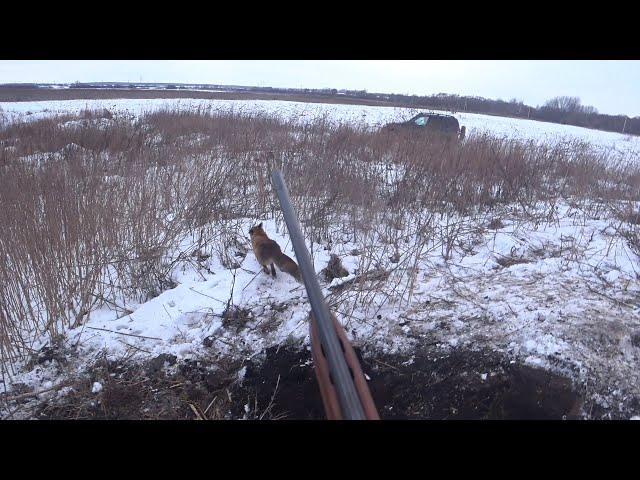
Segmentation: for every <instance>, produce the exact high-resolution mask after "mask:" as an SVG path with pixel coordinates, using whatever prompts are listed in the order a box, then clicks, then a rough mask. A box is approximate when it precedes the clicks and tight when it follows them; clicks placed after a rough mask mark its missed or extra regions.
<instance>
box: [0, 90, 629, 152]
mask: <svg viewBox="0 0 640 480" xmlns="http://www.w3.org/2000/svg"><path fill="white" fill-rule="evenodd" d="M103 108H107V109H109V110H110V111H111V112H112V113H114V114H116V115H139V114H141V113H143V112H149V111H154V110H158V109H164V108H179V109H195V108H203V109H209V108H210V109H213V110H226V109H234V110H236V111H239V112H247V113H259V112H260V113H267V114H271V115H274V114H275V115H279V116H282V117H286V118H294V119H299V120H300V121H308V120H309V119H312V118H317V117H321V116H326V117H327V118H329V119H331V120H334V121H340V122H350V123H358V124H365V125H369V126H372V127H377V126H380V125H383V124H385V123H387V122H390V121H401V120H407V119H409V118H411V116H413V115H415V113H417V112H419V110H414V109H408V108H395V107H377V106H365V105H338V104H324V103H303V102H287V101H278V100H202V99H139V100H132V99H122V100H64V101H44V102H0V111H2V112H3V113H4V115H5V116H6V117H7V119H8V120H9V121H13V120H25V119H37V118H42V117H46V116H48V115H52V114H64V113H78V112H80V111H81V110H84V109H90V110H93V109H103ZM454 116H455V117H456V118H457V119H458V120H459V122H460V125H464V126H466V127H467V131H468V132H469V133H471V134H473V133H481V132H488V133H491V134H493V135H496V136H499V137H505V138H517V139H522V140H534V141H536V142H541V143H547V144H553V143H558V142H571V141H580V142H586V143H589V144H592V145H593V146H595V147H596V148H598V149H600V150H601V151H603V152H606V153H608V154H611V155H613V156H616V157H618V158H620V159H622V160H623V161H630V162H637V160H638V158H639V155H640V137H639V136H633V135H623V134H620V133H613V132H604V131H601V130H592V129H588V128H582V127H575V126H572V125H560V124H557V123H548V122H538V121H534V120H524V119H517V118H507V117H498V116H493V115H481V114H475V113H455V114H454Z"/></svg>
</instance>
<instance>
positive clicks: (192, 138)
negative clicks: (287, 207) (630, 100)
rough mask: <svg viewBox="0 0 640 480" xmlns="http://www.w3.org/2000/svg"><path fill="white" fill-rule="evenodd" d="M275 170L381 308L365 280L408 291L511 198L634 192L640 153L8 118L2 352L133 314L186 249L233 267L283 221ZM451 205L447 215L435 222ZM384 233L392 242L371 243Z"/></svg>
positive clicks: (3, 156) (2, 166) (162, 115)
mask: <svg viewBox="0 0 640 480" xmlns="http://www.w3.org/2000/svg"><path fill="white" fill-rule="evenodd" d="M274 168H280V169H282V170H283V171H284V175H285V177H286V181H287V184H288V187H289V190H290V193H291V197H292V199H293V201H294V203H295V208H296V211H297V212H298V215H299V217H300V221H301V224H302V226H303V229H304V233H305V235H306V237H307V240H308V241H309V242H310V244H311V248H312V249H313V248H314V246H315V245H316V244H318V243H322V244H326V243H330V242H331V241H332V239H333V238H334V237H336V236H339V237H341V238H345V237H346V238H349V239H350V240H351V241H353V242H355V243H357V244H358V245H361V249H362V250H363V255H362V257H361V265H360V266H359V269H358V270H359V272H360V273H364V272H378V273H379V272H381V271H382V272H383V274H380V275H378V274H376V275H377V276H376V275H373V276H372V275H368V276H367V275H364V276H360V277H358V279H357V280H355V282H359V283H358V284H359V285H361V286H362V288H361V289H360V290H359V293H356V297H355V298H352V300H353V302H361V303H363V302H373V298H374V297H376V295H377V297H376V300H375V302H377V303H376V305H377V307H376V308H379V306H380V304H381V303H380V302H382V301H386V300H380V298H379V296H380V294H381V292H383V290H382V289H381V288H379V289H375V288H374V289H373V290H371V288H370V287H371V282H374V283H375V282H382V281H386V282H387V285H391V287H388V288H387V290H386V293H384V294H385V295H387V297H388V298H390V297H391V296H393V295H395V296H397V297H399V298H409V297H410V296H411V291H412V288H413V287H412V285H413V280H411V278H412V277H411V276H412V275H414V272H415V271H416V266H417V263H418V262H419V261H420V259H421V258H422V257H423V256H424V254H425V252H426V249H428V248H440V249H441V251H442V255H443V256H444V257H445V258H449V257H450V255H451V253H452V252H453V251H454V250H456V249H458V250H462V251H464V250H465V249H467V248H468V247H467V246H465V245H461V244H460V242H459V240H458V239H459V237H460V235H461V234H462V233H463V232H465V231H468V229H470V228H479V227H478V226H481V225H486V224H487V223H488V222H489V220H488V219H490V218H493V214H492V213H491V212H492V211H493V210H495V209H496V208H498V207H499V206H500V205H507V204H515V205H518V206H519V207H520V208H521V209H522V211H523V212H524V213H525V214H528V212H530V211H533V210H534V207H535V206H537V205H539V204H540V203H542V204H544V205H547V206H548V210H549V211H551V210H552V209H553V205H555V202H557V201H558V199H559V198H569V197H571V198H572V199H573V200H574V201H576V202H579V201H586V199H589V200H599V201H614V200H615V201H632V200H637V199H638V197H639V196H640V195H639V194H640V190H639V187H640V173H639V172H638V170H637V169H636V168H632V167H626V166H623V165H615V164H612V162H611V160H610V159H609V158H608V157H607V156H606V155H603V154H597V153H594V152H592V151H591V150H590V149H589V147H588V146H587V145H581V144H576V143H573V144H561V145H557V146H553V147H540V146H537V145H535V144H533V143H523V142H517V141H512V140H504V139H498V138H494V137H491V136H488V135H480V136H473V135H471V136H468V138H467V139H466V140H465V141H464V142H463V143H452V142H447V141H444V140H442V139H438V138H437V137H433V136H424V137H423V136H408V135H403V134H389V133H380V132H372V131H370V130H367V129H365V128H364V127H355V126H351V125H344V124H335V123H331V122H329V121H328V120H327V119H326V118H318V119H315V120H312V121H310V122H307V123H305V124H301V123H296V122H293V121H289V120H282V119H279V118H276V117H270V116H266V115H256V114H253V115H247V114H245V113H243V112H241V111H213V110H210V109H209V110H191V111H171V110H165V111H157V112H154V113H149V114H146V115H143V116H141V117H140V118H138V119H134V120H127V119H123V118H114V117H113V116H112V115H111V114H110V113H109V112H104V111H100V112H90V111H84V112H81V113H80V115H77V116H75V117H74V116H69V115H67V116H63V117H60V116H58V117H50V118H46V119H42V120H38V121H34V122H29V123H17V124H11V125H8V126H7V127H6V128H4V129H2V130H1V131H0V173H1V175H0V226H1V228H0V280H1V281H0V348H1V353H2V358H3V359H4V360H7V359H9V360H11V359H15V358H19V357H20V356H21V355H23V354H24V353H25V352H27V351H29V348H31V346H32V342H33V341H34V340H35V339H36V338H38V337H40V336H42V335H48V336H50V337H52V338H53V337H56V336H57V335H60V334H61V333H63V332H64V330H65V329H67V328H72V327H75V326H78V325H80V324H82V323H83V322H84V321H86V319H87V317H88V316H89V315H90V314H91V311H92V310H94V309H95V308H98V307H100V306H103V305H108V306H110V308H117V309H119V310H121V311H122V312H126V311H127V307H126V305H127V302H131V301H145V300H146V299H148V298H150V297H153V296H155V295H158V294H159V293H161V292H162V291H163V290H165V289H167V288H171V287H172V286H175V282H174V280H173V279H172V270H173V268H174V267H175V265H176V264H177V262H180V261H187V262H196V263H198V261H199V260H198V259H199V258H206V257H207V256H211V255H216V256H218V258H219V259H220V261H221V264H222V265H223V266H225V268H237V267H238V265H239V261H238V258H241V257H242V256H243V255H244V254H246V251H247V247H248V245H247V241H248V240H247V235H246V233H247V232H245V231H243V230H242V228H243V227H242V225H243V220H254V219H258V218H262V219H265V218H275V219H276V221H277V223H278V225H280V226H282V225H283V221H282V216H281V214H280V211H279V205H278V201H277V198H276V197H275V195H274V192H273V190H272V187H271V181H270V173H271V171H272V170H273V169H274ZM462 216H466V218H467V219H466V220H463V219H462ZM443 218H444V219H445V222H444V225H446V227H442V226H441V225H442V222H440V223H437V222H436V221H435V220H436V219H438V220H441V219H443ZM469 218H471V220H469ZM474 219H475V220H474ZM547 221H550V220H547ZM470 222H471V223H470ZM436 223H437V224H438V225H439V227H438V228H436ZM427 239H432V240H433V239H436V242H435V246H434V243H433V242H431V243H429V242H427V241H426V240H427ZM378 242H382V243H384V244H385V245H387V246H388V248H387V247H385V249H383V250H382V251H375V252H374V249H373V248H371V245H374V244H376V243H378ZM389 258H392V259H393V261H392V264H393V267H392V268H391V270H389V271H387V270H384V269H385V268H386V267H384V266H385V265H387V264H388V259H389ZM194 259H195V260H194ZM407 278H409V281H408V282H401V281H400V280H401V279H407ZM365 285H368V290H367V289H365V288H364V287H365ZM389 288H390V290H389Z"/></svg>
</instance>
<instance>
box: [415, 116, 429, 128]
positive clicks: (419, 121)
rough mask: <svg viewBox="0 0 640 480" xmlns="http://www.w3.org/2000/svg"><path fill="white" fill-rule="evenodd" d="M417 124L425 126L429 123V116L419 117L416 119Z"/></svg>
mask: <svg viewBox="0 0 640 480" xmlns="http://www.w3.org/2000/svg"><path fill="white" fill-rule="evenodd" d="M415 124H416V125H418V126H419V127H424V126H425V125H426V124H427V117H418V118H416V119H415Z"/></svg>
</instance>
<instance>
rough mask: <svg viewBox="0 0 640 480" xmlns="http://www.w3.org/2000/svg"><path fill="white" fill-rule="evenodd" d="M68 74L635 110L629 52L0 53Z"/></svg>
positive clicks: (24, 66) (37, 72) (20, 64)
mask: <svg viewBox="0 0 640 480" xmlns="http://www.w3.org/2000/svg"><path fill="white" fill-rule="evenodd" d="M74 81H84V82H97V81H114V82H116V81H119V82H140V81H142V82H176V83H216V84H235V85H257V86H269V87H295V88H299V87H302V88H337V89H340V88H346V89H352V90H354V89H355V90H364V89H366V90H367V91H369V92H382V93H404V94H415V95H429V94H434V93H440V92H444V93H452V94H459V95H478V96H482V97H486V98H493V99H497V98H501V99H503V100H510V99H512V98H516V99H518V100H522V101H523V102H524V103H526V104H529V105H534V106H535V105H539V104H542V103H543V102H544V101H545V100H547V99H549V98H551V97H555V96H560V95H569V96H577V97H580V99H581V100H582V103H583V104H585V105H592V106H594V107H596V108H597V109H598V110H599V111H600V112H602V113H610V114H627V115H630V116H640V61H635V60H634V61H631V60H627V61H613V60H597V61H596V60H589V61H582V60H580V61H578V60H544V61H538V60H536V61H530V60H515V61H511V60H509V61H507V60H491V61H489V60H487V61H485V60H451V61H449V60H446V61H445V60H410V61H409V60H255V61H253V60H122V61H113V60H73V61H71V60H24V61H23V60H0V83H13V82H26V83H28V82H35V83H69V82H74Z"/></svg>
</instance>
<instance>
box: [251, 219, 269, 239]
mask: <svg viewBox="0 0 640 480" xmlns="http://www.w3.org/2000/svg"><path fill="white" fill-rule="evenodd" d="M249 235H251V236H253V235H265V236H266V235H267V233H266V232H265V231H264V230H263V229H262V222H260V223H259V224H258V225H255V226H253V227H251V228H250V229H249Z"/></svg>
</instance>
